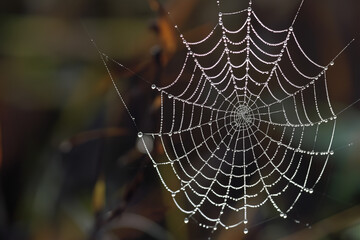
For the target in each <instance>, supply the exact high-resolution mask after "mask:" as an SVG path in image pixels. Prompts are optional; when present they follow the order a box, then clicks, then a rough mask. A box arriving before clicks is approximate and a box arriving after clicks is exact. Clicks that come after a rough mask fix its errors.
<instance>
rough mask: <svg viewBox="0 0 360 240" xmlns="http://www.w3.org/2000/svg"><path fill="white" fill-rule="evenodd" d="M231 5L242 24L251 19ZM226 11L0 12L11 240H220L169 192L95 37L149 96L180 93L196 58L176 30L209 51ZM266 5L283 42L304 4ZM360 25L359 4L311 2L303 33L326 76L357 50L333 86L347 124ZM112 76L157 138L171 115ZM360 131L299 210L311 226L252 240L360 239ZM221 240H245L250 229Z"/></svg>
mask: <svg viewBox="0 0 360 240" xmlns="http://www.w3.org/2000/svg"><path fill="white" fill-rule="evenodd" d="M223 1H224V2H226V5H227V6H230V8H229V9H232V10H234V11H235V10H236V9H242V8H245V7H246V6H247V1H230V0H223ZM215 2H216V1H215V0H214V1H209V0H168V1H167V0H162V1H160V2H158V1H155V0H149V1H146V0H92V1H84V0H78V1H70V0H64V1H57V0H18V1H1V2H0V13H1V15H0V18H1V21H0V238H1V239H34V240H42V239H64V240H65V239H66V240H68V239H207V237H206V236H207V234H208V233H205V232H201V231H200V232H199V231H198V228H197V227H196V226H194V224H188V225H185V224H184V222H183V219H184V217H185V216H184V215H183V214H182V213H181V212H180V211H179V210H178V209H177V208H176V207H175V206H174V204H173V202H172V200H171V197H170V196H169V194H168V193H167V192H166V191H165V190H164V188H163V187H162V186H161V184H160V182H159V179H158V176H157V174H156V172H155V171H154V170H153V168H152V166H151V164H149V160H148V158H147V157H146V156H145V155H144V154H143V153H142V152H143V149H142V148H141V147H139V146H138V144H137V142H136V129H134V127H133V125H132V123H131V121H130V119H129V116H128V115H127V114H126V112H125V111H124V107H123V105H122V103H121V101H120V99H119V97H118V96H117V95H116V92H115V89H114V87H113V86H112V84H111V82H110V79H109V76H108V75H107V72H106V69H105V67H104V65H103V64H102V62H101V60H100V57H99V55H98V53H97V51H96V49H95V48H94V47H93V46H92V45H91V42H90V37H89V36H88V33H89V34H90V35H91V36H92V37H93V38H94V39H95V41H96V43H97V44H98V46H99V47H100V49H101V50H102V51H103V52H105V53H107V54H108V55H109V56H110V57H112V58H114V59H116V60H118V61H119V62H121V63H122V64H124V65H126V66H128V67H129V68H130V69H132V70H133V71H134V72H136V73H137V74H138V75H141V76H142V77H143V78H145V79H146V80H147V81H148V82H150V83H151V82H154V81H155V80H156V79H157V78H158V77H159V76H160V75H161V76H162V78H168V79H169V80H168V81H171V80H172V79H174V78H175V76H176V75H175V74H176V73H175V72H172V71H166V69H167V67H168V65H171V64H172V65H179V64H182V62H181V61H182V60H183V59H182V58H181V56H182V55H181V54H183V53H184V48H183V46H182V45H181V44H180V41H179V39H178V34H177V33H176V32H175V31H174V29H173V23H172V22H175V23H176V24H177V25H179V26H180V28H181V29H182V31H183V32H184V34H186V35H187V36H189V37H192V38H194V39H196V38H197V39H201V37H204V36H205V35H206V33H207V32H208V31H209V29H211V26H213V25H214V23H215V22H216V21H217V9H216V3H215ZM253 2H254V4H253V5H254V9H255V11H256V12H257V14H258V15H259V16H261V17H262V19H264V22H267V23H268V25H269V26H272V27H273V28H276V27H286V26H287V25H288V24H289V23H290V21H291V19H292V17H293V16H294V14H295V12H296V9H297V6H298V5H299V3H300V1H288V0H272V1H268V0H254V1H253ZM164 9H166V10H164ZM167 11H170V12H171V13H172V17H173V20H172V21H170V20H169V18H168V17H167V16H166V15H167V14H165V12H167ZM359 11H360V2H359V1H357V0H307V1H305V4H304V6H303V9H302V11H301V13H300V15H299V18H298V20H297V22H296V24H295V32H296V33H297V36H298V38H299V40H300V41H301V43H302V46H303V48H304V49H305V50H306V52H307V53H308V55H309V56H310V57H312V58H313V59H314V60H316V61H317V62H319V63H322V64H324V65H325V64H327V63H328V62H329V61H330V60H331V59H332V58H333V57H334V56H335V55H336V54H337V53H338V52H339V51H340V50H341V49H342V48H343V47H344V46H345V45H346V44H347V43H348V42H349V41H350V40H351V39H352V38H356V40H355V41H354V43H353V44H352V45H350V47H349V48H348V49H347V50H346V51H345V52H344V53H343V54H342V55H341V56H340V57H339V58H338V59H337V61H336V64H335V66H334V67H333V68H331V69H330V70H329V72H328V74H329V76H328V85H329V91H330V97H331V100H332V103H333V104H334V108H335V110H336V111H337V112H339V111H341V110H342V109H344V108H346V106H348V105H350V104H351V103H352V102H354V101H356V100H357V99H358V98H360V67H359V65H360V38H359V33H360V31H359V30H360V24H359V23H360V18H359ZM85 29H87V30H85ZM87 32H88V33H87ZM179 66H180V65H179ZM111 69H112V71H113V73H114V75H115V76H116V80H117V81H118V86H119V88H120V91H121V92H122V94H123V96H124V100H125V102H127V104H128V106H129V107H130V110H131V111H132V113H133V114H134V116H135V117H136V121H137V123H138V124H139V126H141V127H142V128H144V129H146V128H148V129H150V128H152V126H153V125H154V124H156V119H153V118H147V117H146V116H147V115H146V114H149V115H150V116H151V114H152V113H151V111H150V112H148V111H147V110H145V109H156V108H158V102H157V101H156V98H154V96H152V95H151V93H149V90H150V88H149V85H148V83H146V82H144V81H142V80H141V79H140V78H139V77H137V76H134V74H133V73H131V72H129V71H126V70H125V69H123V68H121V67H119V66H116V65H114V66H111ZM145 117H146V118H145ZM359 121H360V112H359V104H356V105H354V106H353V107H351V108H349V109H348V110H346V111H345V112H343V113H342V114H341V115H340V116H339V121H338V128H337V131H336V136H335V138H336V140H335V142H334V146H335V148H338V147H339V148H340V149H339V150H338V151H337V152H336V154H335V155H334V156H333V157H332V158H331V160H330V163H329V166H328V168H327V169H326V173H325V175H324V177H323V180H322V184H321V186H320V187H319V189H315V193H314V197H312V198H309V199H307V200H304V202H303V203H302V204H300V205H299V207H298V208H297V212H299V213H303V214H302V215H301V216H302V217H301V223H300V224H296V223H294V221H293V220H292V219H291V218H290V219H286V220H284V219H279V218H275V219H271V220H268V221H265V222H256V219H254V220H253V222H254V224H255V225H254V226H250V227H251V228H250V232H249V234H248V236H246V239H264V240H265V239H269V240H270V239H289V240H290V239H360V205H359V204H360V160H359V157H358V156H359V153H360V151H359V146H360V143H359V138H360V125H359ZM349 144H350V146H349ZM307 223H309V224H310V226H311V229H308V227H307V226H306V224H307ZM213 237H214V238H215V239H241V238H243V237H244V236H243V234H242V229H240V230H238V231H237V230H234V231H220V232H218V233H217V234H216V235H214V236H213Z"/></svg>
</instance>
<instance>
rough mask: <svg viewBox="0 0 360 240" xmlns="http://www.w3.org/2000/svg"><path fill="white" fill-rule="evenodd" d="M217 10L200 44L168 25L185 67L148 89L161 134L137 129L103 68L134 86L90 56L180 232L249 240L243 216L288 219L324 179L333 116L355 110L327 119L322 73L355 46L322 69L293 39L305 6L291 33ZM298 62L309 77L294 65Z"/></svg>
mask: <svg viewBox="0 0 360 240" xmlns="http://www.w3.org/2000/svg"><path fill="white" fill-rule="evenodd" d="M216 3H217V6H218V13H217V14H218V21H217V22H216V24H214V25H215V26H214V27H213V28H212V30H211V31H210V32H209V33H208V34H207V35H206V36H205V37H203V38H202V39H200V40H197V41H193V42H192V41H188V40H187V39H186V37H185V36H184V34H183V33H182V32H181V31H180V30H179V27H178V26H177V25H175V24H174V28H175V29H176V31H177V33H178V35H179V39H180V40H181V42H182V44H183V45H184V47H185V51H186V57H185V59H184V61H183V65H182V66H181V69H180V71H179V73H178V75H177V77H176V78H175V79H174V80H173V81H171V82H170V83H169V84H167V85H163V86H160V85H159V86H155V85H154V84H151V89H152V90H154V91H155V92H156V93H157V94H158V95H159V96H160V98H159V99H160V100H159V102H160V112H159V119H160V123H159V129H155V130H154V131H152V132H151V133H150V132H148V133H143V132H141V131H140V130H139V129H138V128H137V126H136V122H135V119H133V118H132V115H131V113H130V111H129V108H128V107H127V105H126V103H125V102H124V100H123V98H122V96H121V94H120V91H119V89H118V88H117V86H116V84H115V82H114V79H113V77H112V75H111V72H110V70H109V68H108V65H107V62H106V59H109V60H110V61H112V62H114V63H115V64H117V65H118V66H120V67H122V68H124V69H126V70H127V71H129V72H131V73H133V74H134V75H136V76H137V77H139V78H141V79H142V77H141V76H138V75H137V74H136V73H135V72H133V71H132V70H131V69H128V68H127V67H125V66H123V65H122V64H120V63H118V62H116V61H115V60H113V59H111V58H109V57H108V56H107V55H106V54H104V53H102V52H101V51H100V50H99V49H98V47H97V46H96V44H95V43H94V46H95V48H96V49H97V51H98V53H99V54H100V57H101V59H102V61H103V63H104V65H105V67H106V69H107V71H108V74H109V76H110V78H111V81H112V83H113V85H114V87H115V89H116V91H117V93H118V95H119V97H120V99H121V101H122V103H123V105H124V107H125V109H126V110H127V112H128V114H129V116H130V117H131V118H132V119H133V122H134V125H135V126H136V128H137V129H138V130H139V131H138V132H139V133H138V137H139V140H140V142H142V144H143V145H144V147H145V149H146V152H147V154H148V156H149V157H150V159H151V161H152V163H153V166H154V168H155V170H156V172H157V174H158V176H159V178H160V180H161V182H162V184H163V185H164V187H165V189H166V190H167V191H168V192H169V193H170V195H171V197H172V199H173V201H174V204H175V205H176V206H177V207H178V208H179V210H180V211H182V212H183V213H184V214H185V215H186V217H185V219H184V223H185V224H187V223H189V222H190V221H191V222H194V223H196V224H198V225H199V226H200V227H202V228H204V229H208V230H209V231H211V233H214V232H215V231H217V230H219V228H224V229H230V228H235V227H239V226H241V227H242V229H243V233H244V234H248V232H249V229H251V226H255V225H254V224H252V223H250V221H251V214H249V213H250V212H251V211H253V210H254V209H258V208H261V207H263V206H265V205H268V206H271V207H272V208H273V209H274V211H275V212H277V214H278V215H277V217H278V216H280V217H282V218H287V217H288V215H289V214H290V213H291V211H292V210H293V209H294V208H295V207H296V203H297V202H298V201H299V199H300V197H301V196H303V195H306V194H312V193H313V192H314V188H315V187H316V185H317V184H318V182H319V181H320V179H321V178H322V176H323V173H324V171H325V167H326V166H327V163H328V161H329V158H330V156H331V155H333V154H334V151H336V150H337V149H333V146H332V145H333V139H334V135H335V129H336V124H337V116H338V115H340V114H342V113H343V112H344V111H345V110H347V109H348V108H350V107H351V106H353V105H354V104H356V103H357V102H359V101H360V100H357V101H356V102H354V103H353V104H351V105H350V106H348V107H347V108H345V109H343V110H342V111H340V112H337V113H335V112H334V110H333V108H332V104H331V101H330V96H329V93H328V89H327V77H326V74H327V71H328V69H329V68H330V67H332V66H333V65H334V62H335V60H336V59H337V58H338V57H339V56H340V55H341V54H342V53H343V51H344V50H345V49H346V48H348V47H349V46H350V44H351V43H352V42H353V41H354V40H351V41H350V42H349V43H348V44H347V45H346V46H345V47H344V48H343V49H342V50H341V51H340V52H339V53H338V54H337V55H336V56H335V57H334V58H333V59H332V60H331V61H330V62H329V63H328V64H326V65H321V64H319V63H316V62H315V61H313V60H312V59H311V58H310V57H309V56H308V55H307V54H306V51H305V50H304V49H303V48H302V47H301V44H300V42H299V41H298V39H297V37H296V35H295V29H294V24H295V21H296V19H297V18H298V16H299V14H300V10H301V7H302V5H303V3H304V0H301V2H300V5H299V7H298V8H297V11H296V13H295V16H294V18H293V19H292V22H291V24H290V27H288V28H286V29H280V30H278V29H272V28H270V27H268V26H267V25H266V24H265V23H264V22H263V21H262V20H261V17H260V16H258V15H257V14H256V13H255V11H254V9H253V2H252V1H251V0H250V1H249V2H248V7H247V8H246V9H242V10H237V11H233V12H224V11H222V9H221V7H222V5H221V1H219V0H218V1H216ZM233 16H239V17H241V18H243V19H244V20H243V22H241V23H239V24H238V25H236V24H234V23H232V24H230V21H227V19H228V18H231V17H233ZM169 17H170V18H171V14H170V13H169ZM172 21H173V20H172ZM173 22H174V21H173ZM234 25H236V26H235V28H234ZM238 36H241V39H238V38H239V37H238ZM269 36H274V38H270V37H269ZM236 37H238V38H236ZM235 39H237V40H235ZM267 39H273V40H272V41H269V40H267ZM274 39H277V40H274ZM279 39H280V40H279ZM209 48H210V49H209ZM200 49H207V50H203V51H200ZM294 51H297V54H294ZM298 57H301V58H302V59H303V61H305V62H306V63H307V64H309V66H311V67H313V68H314V69H315V70H314V72H316V73H315V75H311V74H309V73H306V69H305V70H304V69H302V68H301V65H300V64H297V63H296V59H297V58H298ZM284 63H287V65H288V66H284ZM259 76H260V77H259ZM323 96H325V97H323ZM320 103H321V104H320ZM144 136H152V138H153V139H154V141H156V140H158V142H159V144H160V145H161V148H162V150H163V155H162V157H159V159H157V157H156V156H154V154H153V153H152V152H151V151H150V149H151V148H150V147H149V146H148V145H147V144H148V143H147V142H146V141H145V139H144ZM320 138H321V139H322V142H321V144H320V140H319V139H320ZM308 139H310V142H309V140H308ZM315 161H316V164H314V162H315ZM290 192H296V194H293V195H292V196H289V193H290ZM284 198H286V201H284ZM209 206H211V207H212V208H213V209H212V210H211V211H207V207H209ZM294 221H295V222H298V223H299V221H298V220H294ZM249 226H250V227H249Z"/></svg>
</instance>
